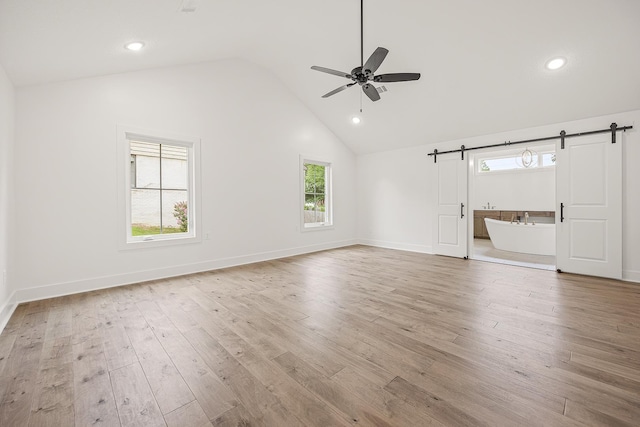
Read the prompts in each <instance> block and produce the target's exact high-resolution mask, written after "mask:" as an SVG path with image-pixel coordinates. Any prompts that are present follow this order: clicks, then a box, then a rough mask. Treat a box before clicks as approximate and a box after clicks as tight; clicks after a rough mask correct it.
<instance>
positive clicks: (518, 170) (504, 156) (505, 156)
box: [474, 150, 556, 175]
mask: <svg viewBox="0 0 640 427" xmlns="http://www.w3.org/2000/svg"><path fill="white" fill-rule="evenodd" d="M554 153H555V151H552V150H544V151H539V152H537V153H536V155H537V156H538V163H537V165H536V166H534V167H532V168H524V167H522V168H521V167H518V168H512V169H501V170H493V171H492V170H488V171H483V170H481V169H480V168H481V167H482V162H483V161H485V160H498V159H511V158H517V157H518V153H514V154H502V155H484V156H478V160H477V163H476V166H475V171H474V172H475V175H488V174H491V175H493V174H503V173H505V174H506V173H521V172H523V173H530V172H540V171H545V170H549V169H550V168H555V166H556V165H555V164H552V165H547V166H542V156H544V155H545V154H554Z"/></svg>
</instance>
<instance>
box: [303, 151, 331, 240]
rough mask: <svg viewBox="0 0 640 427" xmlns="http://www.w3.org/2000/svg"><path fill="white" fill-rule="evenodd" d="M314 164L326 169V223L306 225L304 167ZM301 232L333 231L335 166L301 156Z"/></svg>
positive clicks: (311, 157)
mask: <svg viewBox="0 0 640 427" xmlns="http://www.w3.org/2000/svg"><path fill="white" fill-rule="evenodd" d="M305 163H312V164H314V165H319V166H324V167H325V177H324V188H325V190H324V193H325V194H324V197H325V206H324V213H325V222H314V223H308V224H305V222H304V203H305V200H306V199H305V185H304V184H305V182H304V176H305V174H304V165H305ZM299 209H300V231H303V232H304V231H318V230H330V229H333V165H332V164H331V162H328V161H324V160H317V158H316V157H314V156H300V204H299Z"/></svg>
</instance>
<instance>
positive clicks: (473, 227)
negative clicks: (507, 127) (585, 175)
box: [468, 144, 556, 270]
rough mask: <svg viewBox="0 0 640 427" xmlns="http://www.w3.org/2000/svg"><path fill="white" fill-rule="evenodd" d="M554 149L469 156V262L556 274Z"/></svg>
mask: <svg viewBox="0 0 640 427" xmlns="http://www.w3.org/2000/svg"><path fill="white" fill-rule="evenodd" d="M555 149H556V147H555V145H553V144H547V145H531V146H527V147H524V146H522V147H518V148H509V149H500V150H495V151H484V152H478V153H476V154H474V155H472V156H470V158H469V164H468V168H469V169H468V177H469V179H468V182H469V233H468V236H469V238H468V241H469V257H470V258H472V259H476V260H481V261H488V262H494V263H499V264H510V265H517V266H522V267H530V268H537V269H543V270H555V269H556V256H555V255H556V254H555V247H556V243H555V236H556V230H555V204H556V172H555V164H556V151H555Z"/></svg>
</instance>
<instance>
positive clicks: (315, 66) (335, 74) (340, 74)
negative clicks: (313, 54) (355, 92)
mask: <svg viewBox="0 0 640 427" xmlns="http://www.w3.org/2000/svg"><path fill="white" fill-rule="evenodd" d="M311 69H312V70H316V71H321V72H323V73H327V74H333V75H334V76H338V77H346V78H348V79H350V78H352V77H351V74H349V73H345V72H344V71H337V70H332V69H331V68H325V67H318V66H317V65H314V66H313V67H311Z"/></svg>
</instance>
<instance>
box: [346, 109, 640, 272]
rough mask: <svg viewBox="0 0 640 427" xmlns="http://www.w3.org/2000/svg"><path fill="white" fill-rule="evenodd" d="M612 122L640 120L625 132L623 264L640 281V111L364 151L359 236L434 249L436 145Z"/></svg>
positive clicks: (495, 140) (584, 128) (440, 147)
mask: <svg viewBox="0 0 640 427" xmlns="http://www.w3.org/2000/svg"><path fill="white" fill-rule="evenodd" d="M611 122H616V123H618V125H619V126H623V125H633V126H634V129H633V130H631V131H627V132H626V133H625V134H624V135H623V136H622V138H623V148H622V150H623V154H622V156H623V165H622V167H623V171H622V172H623V183H622V194H623V203H622V227H623V241H622V248H623V260H622V268H623V277H624V278H625V279H628V280H634V281H639V282H640V221H638V218H640V191H638V190H637V183H638V182H640V167H638V164H639V163H640V129H638V126H640V111H632V112H627V113H620V114H613V115H609V116H602V117H596V118H589V119H584V120H577V121H572V122H566V123H558V124H553V125H548V126H540V127H536V128H530V129H522V130H514V131H510V132H503V133H499V134H493V135H484V136H478V137H474V138H466V139H462V140H457V141H449V142H442V143H438V144H429V145H423V146H420V147H414V148H409V149H403V150H395V151H387V152H380V153H374V154H368V155H363V156H359V157H358V237H359V239H360V240H361V241H362V242H363V243H366V244H372V245H378V246H385V247H391V248H398V249H408V250H415V251H421V252H427V253H429V252H431V248H432V246H431V245H432V232H431V223H432V220H433V215H434V211H433V207H434V206H433V197H434V189H433V188H432V187H433V186H432V185H430V183H429V176H430V170H429V168H430V167H431V166H432V165H433V158H432V157H427V153H431V152H433V150H434V148H437V149H438V150H439V151H443V150H446V149H455V148H459V147H460V146H461V145H465V146H466V147H473V146H479V145H486V144H495V143H500V142H502V141H508V140H511V141H516V140H523V139H530V138H536V137H545V136H549V135H554V134H558V133H559V132H560V131H561V130H563V129H564V130H565V131H566V132H567V133H576V132H581V131H588V130H594V129H606V128H608V127H609V125H610V124H611ZM619 135H620V134H619ZM449 155H459V154H449ZM487 201H489V200H487ZM487 201H485V203H486V202H487ZM496 208H498V206H496ZM550 210H551V209H550ZM554 210H555V209H554Z"/></svg>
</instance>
